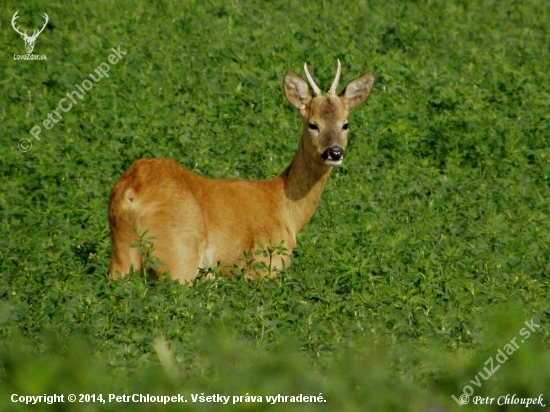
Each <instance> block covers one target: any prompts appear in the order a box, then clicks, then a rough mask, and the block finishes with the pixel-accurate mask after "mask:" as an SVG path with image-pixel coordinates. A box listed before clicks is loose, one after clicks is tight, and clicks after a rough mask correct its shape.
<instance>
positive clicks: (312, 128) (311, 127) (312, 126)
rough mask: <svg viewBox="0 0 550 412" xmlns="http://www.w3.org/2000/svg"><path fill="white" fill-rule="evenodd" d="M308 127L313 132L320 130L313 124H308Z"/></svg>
mask: <svg viewBox="0 0 550 412" xmlns="http://www.w3.org/2000/svg"><path fill="white" fill-rule="evenodd" d="M308 127H309V128H310V129H311V130H319V128H318V127H317V125H316V124H313V123H310V124H308Z"/></svg>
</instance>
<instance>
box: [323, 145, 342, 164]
mask: <svg viewBox="0 0 550 412" xmlns="http://www.w3.org/2000/svg"><path fill="white" fill-rule="evenodd" d="M344 156H345V152H344V149H343V148H342V147H341V146H332V147H329V148H328V149H327V150H325V151H324V152H323V154H322V155H321V157H322V158H323V159H324V160H332V161H335V162H337V161H339V160H342V159H343V158H344Z"/></svg>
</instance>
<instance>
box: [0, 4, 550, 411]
mask: <svg viewBox="0 0 550 412" xmlns="http://www.w3.org/2000/svg"><path fill="white" fill-rule="evenodd" d="M2 6H3V7H1V8H0V15H1V19H0V21H1V23H0V28H1V30H0V43H1V45H2V47H1V50H2V53H1V56H2V58H0V71H1V73H2V74H3V75H2V78H1V80H0V143H1V145H0V147H1V156H0V174H1V179H0V410H2V411H4V410H5V411H41V410H52V411H53V410H56V411H57V410H59V411H103V410H108V411H126V410H132V411H136V410H137V411H141V410H143V411H149V410H189V411H218V410H219V411H241V410H246V411H376V412H377V411H422V412H425V411H429V412H436V411H438V412H442V411H458V410H460V411H469V410H472V411H473V410H475V411H515V410H525V409H526V408H525V405H515V406H514V405H500V406H499V405H498V404H497V403H499V400H500V402H501V403H502V402H504V399H505V398H504V397H505V396H506V395H510V399H511V397H512V395H515V396H516V398H537V399H539V396H541V395H542V398H543V399H544V401H543V403H544V404H545V405H546V406H541V405H531V406H530V407H529V408H528V409H527V410H529V411H531V410H535V411H539V410H540V411H542V410H549V409H550V305H549V292H550V162H549V159H550V145H549V142H550V48H549V46H548V45H549V44H550V7H549V6H548V2H547V1H545V0H526V1H512V0H506V1H491V0H484V1H469V0H453V1H449V2H437V1H422V0H419V1H411V2H407V1H399V0H389V1H387V2H374V1H372V2H367V1H348V0H342V1H338V2H336V1H334V2H331V1H319V2H308V1H305V2H304V1H294V0H290V1H279V2H267V1H250V2H237V1H232V0H225V1H221V0H213V1H199V0H197V1H187V0H185V1H182V2H176V1H158V2H137V1H130V0H124V1H119V2H107V1H96V2H92V1H82V2H65V3H62V2H55V3H54V2H46V1H43V0H36V1H35V0H31V1H28V2H25V3H24V4H23V3H16V2H12V1H7V2H2ZM17 10H19V16H20V17H19V20H18V24H19V25H20V26H21V28H22V29H23V30H24V29H25V28H28V33H32V30H33V28H39V27H40V26H41V24H42V20H41V19H42V15H43V14H44V13H47V14H48V16H49V23H48V26H47V27H46V29H45V30H44V32H43V33H41V34H40V35H39V37H38V38H37V40H36V45H35V48H34V52H33V53H35V54H37V55H42V54H46V56H47V60H42V61H23V60H15V59H14V55H20V54H23V55H24V54H26V51H25V43H24V42H23V40H22V39H21V37H20V36H19V35H18V34H17V33H16V32H15V31H14V30H13V29H12V27H11V24H10V22H11V19H12V16H13V14H14V13H15V11H17ZM119 46H120V50H121V51H125V52H127V54H126V55H122V57H121V58H120V59H119V61H118V62H117V63H116V64H112V63H110V64H109V65H110V71H109V72H108V73H107V75H108V77H106V76H105V77H103V78H102V79H100V80H99V81H98V82H97V83H94V82H92V83H93V84H92V85H93V87H92V88H91V89H90V90H89V91H87V92H86V95H82V99H80V98H79V97H78V96H77V95H75V94H73V98H75V99H76V103H74V104H73V105H72V108H71V109H70V110H68V111H67V112H65V111H59V110H58V112H59V113H60V115H61V116H62V119H59V118H58V117H57V116H56V115H55V114H54V115H53V118H54V119H56V122H53V121H52V123H50V124H49V126H51V128H50V129H49V130H48V129H46V128H45V126H44V123H43V122H44V120H46V119H48V114H51V113H52V111H53V110H55V109H56V108H57V107H58V105H59V102H60V99H63V98H67V94H68V93H69V94H70V93H72V92H74V91H78V90H79V89H77V88H76V86H75V85H77V84H78V85H81V84H82V83H83V81H84V80H86V79H89V77H88V76H89V74H90V73H92V74H95V72H94V71H95V69H96V68H97V67H98V66H100V65H101V64H102V63H104V62H109V60H108V58H109V55H110V54H111V53H112V49H113V48H115V49H116V48H117V47H119ZM337 58H339V59H340V60H341V62H342V79H341V82H340V85H341V86H340V87H341V88H342V87H343V86H344V85H345V84H346V83H347V82H349V81H350V80H352V79H354V78H355V77H357V76H359V75H361V74H362V73H364V72H365V71H367V70H372V71H374V73H375V75H376V83H375V86H374V88H373V91H372V93H371V96H370V97H369V99H368V100H367V102H366V104H364V105H363V106H361V107H360V108H358V109H356V110H355V111H354V112H353V113H352V114H351V115H350V117H349V119H350V142H349V145H348V149H347V155H346V159H345V161H344V164H343V165H342V166H341V167H339V168H335V170H333V172H332V175H331V177H330V179H329V182H328V184H327V187H326V189H325V192H324V194H323V197H322V199H321V203H320V205H319V208H318V209H317V211H316V213H315V215H314V217H313V219H312V220H311V222H310V223H309V225H308V226H306V228H305V229H304V230H303V231H302V232H301V233H300V234H299V236H298V247H297V249H296V250H295V253H294V255H293V257H292V265H291V266H290V267H288V268H287V269H286V270H285V271H284V272H282V273H280V274H278V275H277V277H276V278H273V279H264V280H256V281H247V280H244V279H243V278H242V277H234V278H219V277H218V278H215V279H213V280H205V281H199V282H196V285H195V286H194V287H190V286H188V285H181V284H179V283H176V282H173V281H171V280H170V279H168V278H165V277H163V278H161V279H160V280H158V281H147V280H146V279H145V278H144V277H143V276H141V275H140V274H139V273H135V274H133V275H131V276H129V277H126V278H125V279H123V280H122V281H114V280H111V279H110V277H109V276H108V274H107V268H108V265H109V257H110V238H109V227H108V219H107V203H108V199H109V193H110V190H111V188H112V187H113V185H114V183H115V182H116V180H117V179H118V178H119V177H120V175H121V174H122V173H123V172H124V170H125V169H126V168H127V167H128V166H129V165H130V164H131V163H132V162H134V161H135V160H136V159H139V158H143V157H168V158H171V159H174V160H177V161H178V162H179V163H181V164H182V165H183V166H184V167H186V168H188V169H190V170H192V171H194V172H196V173H198V174H201V175H204V176H207V177H212V178H233V177H238V178H243V179H264V178H269V177H273V176H275V175H277V174H279V173H281V172H282V171H283V170H284V169H285V167H286V166H287V165H288V164H289V162H290V161H291V159H292V157H293V155H294V152H295V150H296V147H297V142H298V139H299V136H300V133H301V123H300V120H299V119H298V117H297V116H296V114H295V113H294V110H293V108H292V107H291V105H290V104H288V102H287V101H286V99H285V97H284V94H283V87H282V81H283V77H284V74H285V72H286V71H287V70H288V69H292V70H294V71H296V72H297V73H299V74H300V75H302V76H303V74H304V73H303V69H302V67H303V64H304V62H307V63H308V67H309V68H310V71H311V72H312V74H313V76H314V78H315V79H316V82H317V84H318V85H320V86H321V88H322V89H323V90H327V89H328V87H329V86H330V83H331V82H332V79H333V77H334V72H335V68H336V59H337ZM68 102H69V103H70V102H71V101H70V100H67V101H66V102H65V103H68ZM64 107H67V106H66V105H65V106H64ZM36 125H38V126H40V127H41V133H40V134H39V135H38V137H39V138H40V140H37V139H36V138H35V137H33V136H32V135H31V134H30V133H29V131H30V130H31V129H32V128H33V127H34V126H36ZM21 139H28V140H27V141H24V142H23V146H24V147H23V148H25V147H28V146H25V145H28V143H29V142H30V143H32V149H31V150H30V151H28V152H22V151H21V150H20V149H19V148H18V142H20V141H21ZM525 322H527V324H528V325H526V323H525ZM533 323H534V324H536V325H539V326H538V327H537V326H534V325H533ZM527 333H528V334H529V335H528V336H527ZM501 354H503V355H504V356H503V355H501ZM489 358H491V359H493V363H494V365H493V367H491V364H490V363H488V360H489ZM504 358H506V359H504ZM497 367H498V369H497ZM484 368H487V369H484ZM491 369H492V371H491ZM488 371H491V373H489V372H488ZM463 393H465V394H467V395H470V394H471V396H470V401H469V403H468V405H465V406H459V405H458V403H457V402H456V401H455V400H454V399H453V398H452V396H454V397H456V398H457V399H458V398H459V397H460V396H461V395H462V394H463ZM13 394H16V395H17V396H20V395H25V396H31V395H35V396H37V395H53V394H58V395H60V394H63V395H64V396H65V402H64V403H56V404H52V405H48V404H45V403H39V404H35V405H25V404H24V403H21V402H17V403H14V402H12V401H11V397H12V395H13ZM68 394H90V395H92V394H96V395H97V394H102V395H103V397H104V400H106V402H105V403H104V404H103V403H101V402H100V401H99V402H98V401H97V400H96V402H92V400H91V399H88V400H89V401H90V402H87V403H79V402H78V400H79V399H77V402H75V403H70V402H67V396H68ZM109 394H113V395H116V396H122V395H125V394H150V395H155V396H156V395H165V396H175V395H178V394H179V395H181V396H183V397H184V398H185V399H186V400H187V403H184V404H183V403H170V404H167V405H164V406H159V405H156V404H152V403H133V402H120V403H117V402H116V399H114V400H112V402H109V399H108V396H109ZM201 394H203V395H204V396H210V395H216V394H219V395H223V396H230V397H231V398H230V399H231V400H230V401H229V402H228V404H226V405H223V404H220V403H202V402H200V401H199V399H198V398H197V399H194V397H193V396H194V395H197V396H200V395H201ZM278 394H280V395H282V396H298V395H300V394H301V395H303V396H308V397H309V396H315V400H319V399H320V398H319V394H321V396H322V400H324V401H325V402H315V403H311V402H303V399H302V402H293V403H292V402H286V403H285V402H277V403H274V404H272V403H273V402H270V401H269V400H268V398H267V397H268V396H269V397H271V396H277V395H278ZM234 396H236V397H239V396H242V398H235V401H236V403H233V400H234V398H233V397H234ZM247 396H248V398H247ZM252 396H253V397H256V398H254V399H252V398H251V397H252ZM501 396H502V398H500V397H501ZM258 397H261V402H259V400H260V398H258ZM476 397H478V398H476ZM479 397H483V398H484V399H485V398H487V397H488V398H489V401H490V399H491V398H494V400H493V402H492V404H490V405H480V404H477V405H476V404H474V402H476V401H477V402H478V403H479V402H480V399H481V398H479ZM18 399H19V398H18ZM84 400H85V399H84ZM247 400H248V401H247ZM288 400H289V399H287V401H288ZM295 400H296V399H295Z"/></svg>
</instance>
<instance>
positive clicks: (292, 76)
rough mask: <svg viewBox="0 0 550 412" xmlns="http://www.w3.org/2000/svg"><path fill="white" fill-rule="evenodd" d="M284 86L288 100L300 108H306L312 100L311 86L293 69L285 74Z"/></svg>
mask: <svg viewBox="0 0 550 412" xmlns="http://www.w3.org/2000/svg"><path fill="white" fill-rule="evenodd" d="M284 88H285V96H286V98H287V100H288V101H289V102H290V104H291V105H293V106H294V107H295V108H297V109H298V110H304V109H305V108H306V106H307V105H308V104H309V102H310V101H311V94H309V86H308V85H307V83H306V82H305V81H304V80H303V79H302V78H301V77H300V76H298V74H296V73H295V72H293V71H292V70H289V71H287V72H286V74H285V81H284Z"/></svg>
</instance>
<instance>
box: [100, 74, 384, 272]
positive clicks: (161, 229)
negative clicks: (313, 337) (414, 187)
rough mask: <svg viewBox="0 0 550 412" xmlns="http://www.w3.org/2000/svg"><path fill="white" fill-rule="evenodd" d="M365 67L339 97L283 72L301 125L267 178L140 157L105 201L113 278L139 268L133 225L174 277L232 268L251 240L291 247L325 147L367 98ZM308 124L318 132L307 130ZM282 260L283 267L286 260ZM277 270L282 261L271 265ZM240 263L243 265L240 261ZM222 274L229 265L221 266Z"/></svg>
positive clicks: (317, 192) (309, 210) (320, 180)
mask: <svg viewBox="0 0 550 412" xmlns="http://www.w3.org/2000/svg"><path fill="white" fill-rule="evenodd" d="M373 81H374V76H373V74H372V73H371V72H368V73H365V74H364V75H363V76H361V77H359V78H357V79H355V80H354V81H352V82H350V83H349V84H348V86H347V87H346V89H344V91H343V92H342V93H340V95H339V96H335V95H333V94H330V93H329V95H327V96H315V97H311V95H310V94H309V88H308V85H307V83H306V82H305V81H304V80H302V79H301V78H300V77H299V76H298V75H297V74H296V73H294V72H293V71H290V70H289V71H288V72H287V74H286V76H285V82H284V89H285V95H286V97H287V99H288V101H289V102H290V103H292V104H293V105H294V106H295V107H296V108H297V109H298V113H299V115H300V117H301V118H302V121H303V123H304V130H303V132H302V137H301V140H300V143H299V145H298V151H297V153H296V155H295V156H294V159H293V160H292V162H291V164H290V166H289V167H288V168H287V169H286V170H285V171H284V172H283V173H282V174H281V175H280V176H277V177H274V178H272V179H269V180H263V181H245V180H238V179H207V178H204V177H201V176H198V175H196V174H195V173H193V172H190V171H189V170H186V169H184V168H183V167H181V166H180V165H179V164H178V163H177V162H175V161H173V160H169V159H141V160H138V161H136V162H135V163H133V164H132V165H131V166H130V168H129V169H128V170H127V171H126V172H125V173H124V174H123V175H122V177H121V178H120V179H119V180H118V182H117V183H116V184H115V186H114V188H113V190H112V192H111V197H110V201H109V224H110V228H111V239H112V246H113V248H112V261H111V265H110V267H109V272H110V273H111V276H112V277H114V278H116V277H118V274H120V275H124V274H126V273H128V272H129V271H130V267H131V266H133V267H134V269H141V259H140V256H139V253H138V251H137V249H135V248H130V245H131V244H135V243H137V242H138V239H137V237H136V235H135V233H134V228H135V229H136V230H137V231H138V232H139V231H145V230H146V231H147V236H154V237H155V240H154V244H155V249H156V250H155V256H156V257H157V258H159V259H160V260H161V261H162V262H163V265H162V266H161V267H160V268H158V270H159V271H162V272H165V271H170V272H171V275H172V277H173V278H174V279H178V280H180V281H182V282H184V281H190V280H192V279H193V278H194V277H195V276H196V275H197V271H198V268H199V267H209V266H213V265H215V264H216V263H217V262H221V264H222V267H225V268H231V267H232V265H233V264H239V261H238V259H239V258H240V257H243V252H245V251H246V252H250V253H252V252H253V250H254V249H255V248H256V241H261V242H262V243H263V244H264V245H266V244H268V243H269V241H272V243H273V244H276V243H279V242H280V241H284V244H285V247H287V248H288V249H289V252H291V251H292V249H293V248H294V247H295V246H296V234H297V233H298V232H299V231H300V230H301V229H302V228H303V227H304V226H305V225H306V224H307V222H308V221H309V220H310V218H311V216H312V215H313V213H314V212H315V209H316V208H317V205H318V203H319V199H320V197H321V193H322V192H323V189H324V187H325V183H326V181H327V178H328V176H329V174H330V171H331V169H332V166H331V165H327V164H326V162H325V161H324V160H323V159H322V158H321V155H322V153H323V152H324V151H325V150H326V149H327V148H328V147H331V145H339V146H341V147H342V148H343V149H345V147H346V143H347V130H343V129H342V125H343V124H344V123H346V122H347V115H348V113H349V111H350V110H351V109H352V108H354V107H356V106H358V105H359V104H361V103H363V102H364V101H365V100H366V98H367V97H368V95H369V93H370V90H371V88H372V84H373ZM310 123H314V124H315V125H317V126H318V130H310V128H309V127H308V125H309V124H310ZM284 259H285V264H288V258H286V257H285V258H284ZM275 265H276V266H277V267H279V268H280V267H281V266H282V262H281V261H277V262H275ZM239 266H241V267H242V262H240V264H239ZM225 271H226V272H228V269H225Z"/></svg>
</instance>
